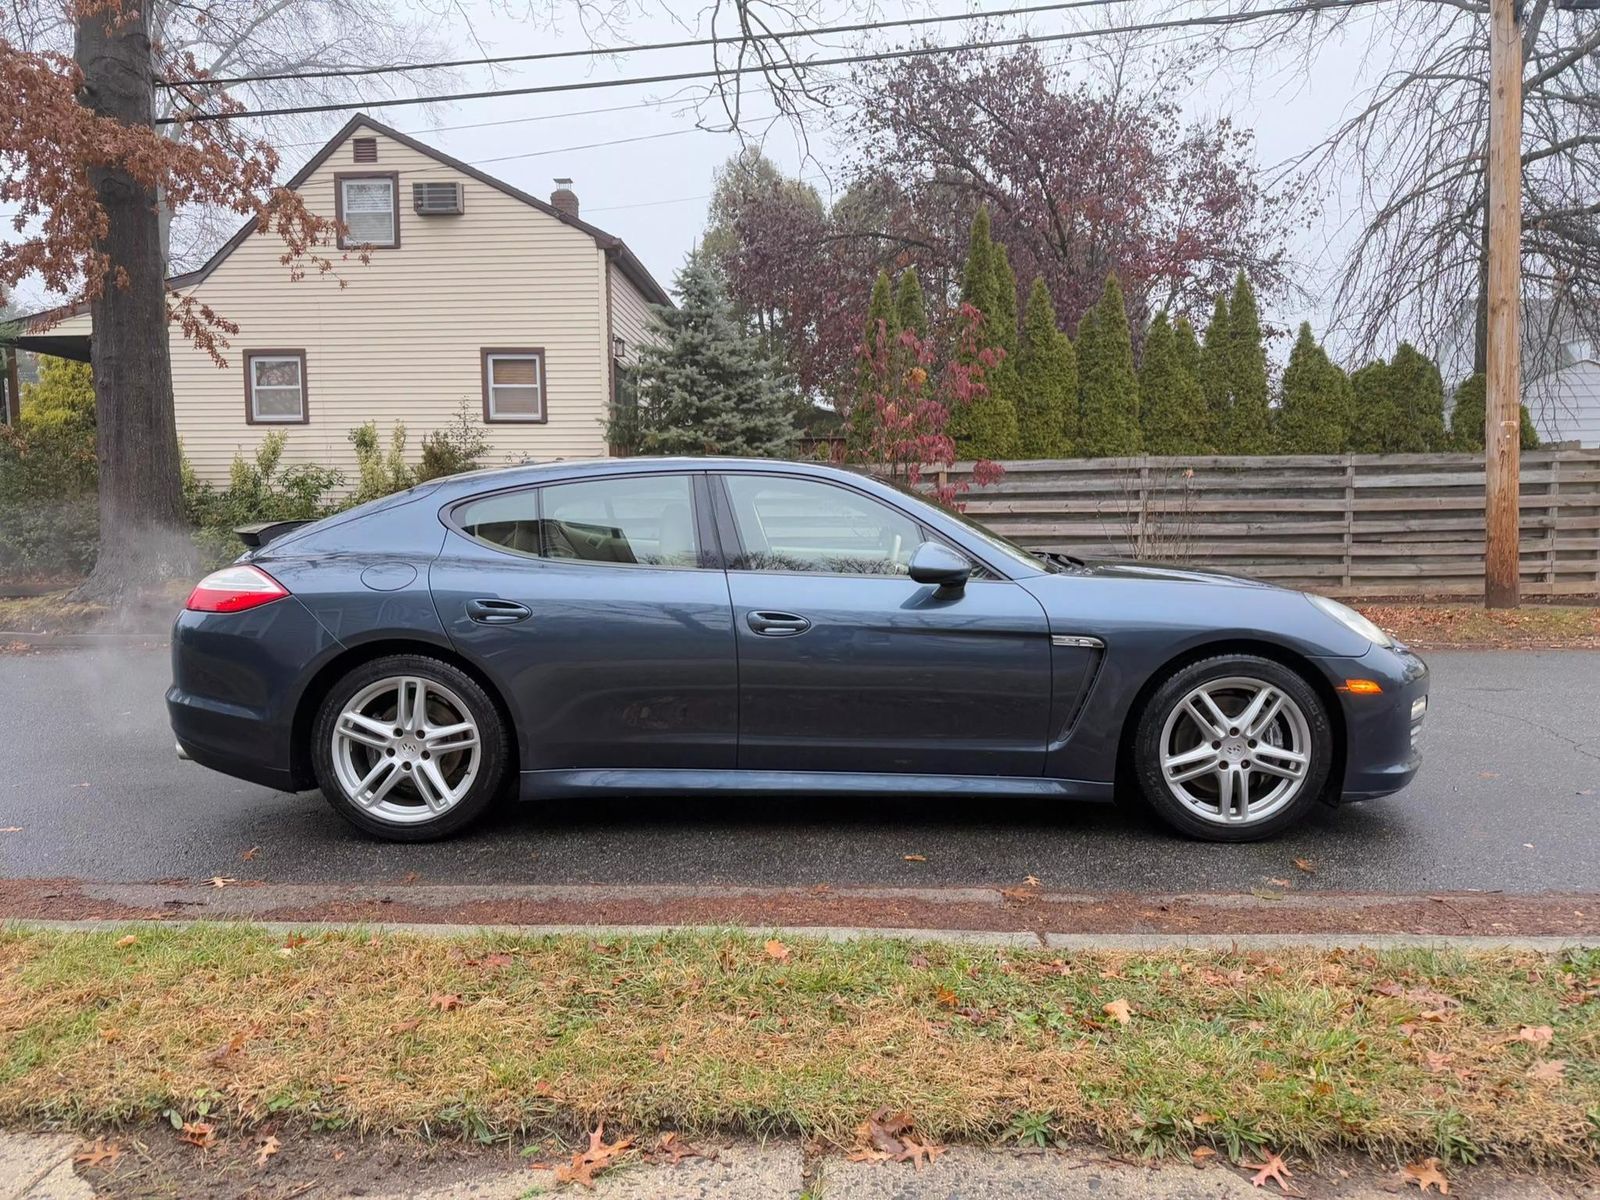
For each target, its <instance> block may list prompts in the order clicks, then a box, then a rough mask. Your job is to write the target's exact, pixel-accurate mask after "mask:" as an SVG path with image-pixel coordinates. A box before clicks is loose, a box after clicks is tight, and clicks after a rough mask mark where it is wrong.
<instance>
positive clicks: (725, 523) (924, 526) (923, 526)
mask: <svg viewBox="0 0 1600 1200" xmlns="http://www.w3.org/2000/svg"><path fill="white" fill-rule="evenodd" d="M711 475H712V478H713V480H714V483H715V490H714V492H713V503H714V506H715V508H716V518H717V533H718V536H719V538H720V540H721V543H722V548H723V556H722V561H723V562H724V563H725V564H732V563H733V562H735V561H736V560H739V559H742V558H743V557H744V555H745V545H744V541H743V539H742V538H740V536H739V525H738V522H737V521H735V520H734V517H733V497H732V496H730V495H729V494H728V483H727V481H728V480H729V479H731V478H733V477H734V476H745V475H764V476H770V477H774V478H778V479H798V480H801V481H803V482H806V483H820V484H822V485H823V486H825V487H836V488H842V489H843V490H845V491H847V492H854V493H855V494H856V495H858V496H860V497H862V498H863V499H865V500H872V501H874V502H876V503H878V504H881V505H883V506H884V507H885V508H888V509H890V510H891V511H893V512H897V513H899V514H900V515H901V516H902V517H904V518H905V519H906V520H908V521H910V522H911V523H912V524H913V525H915V526H916V527H917V528H918V529H919V530H921V532H922V536H923V537H924V538H925V539H926V540H929V541H937V542H940V543H942V544H943V545H945V546H948V547H949V548H950V549H951V550H953V551H955V552H956V553H957V554H959V555H961V556H962V557H963V558H967V559H970V560H971V561H972V562H973V563H975V564H977V565H978V566H979V567H982V568H983V570H985V571H986V572H988V574H989V576H990V578H988V579H974V580H973V581H972V582H974V583H1015V582H1016V576H1014V575H1012V574H1010V573H1009V572H1007V571H1004V570H1002V569H1000V568H999V567H996V566H995V565H994V563H992V562H990V561H989V559H988V558H987V557H985V556H984V555H981V554H976V553H974V552H973V551H972V550H971V549H970V548H969V547H967V546H964V545H962V544H961V543H960V542H957V541H955V540H954V539H952V538H951V537H950V535H949V534H947V533H945V532H944V531H943V530H941V529H935V528H933V527H932V526H930V525H929V524H928V523H927V522H926V521H924V520H922V518H921V517H919V516H917V515H916V514H915V513H911V512H907V511H906V510H905V509H904V508H903V507H901V506H900V505H899V504H897V503H895V502H893V501H891V500H885V499H884V498H883V497H882V496H878V495H875V494H873V493H872V492H869V491H867V489H866V488H860V487H856V486H855V485H854V484H851V483H848V482H846V481H845V480H842V479H830V478H821V477H819V476H816V475H808V474H806V473H804V472H802V471H728V470H721V471H714V472H712V473H711ZM723 569H724V570H726V571H730V572H732V571H737V572H738V573H739V574H742V575H797V576H805V577H809V578H812V579H897V580H903V579H905V578H906V576H904V575H857V574H853V573H850V572H845V571H757V570H751V569H750V568H748V567H734V566H732V565H726V566H724V567H723Z"/></svg>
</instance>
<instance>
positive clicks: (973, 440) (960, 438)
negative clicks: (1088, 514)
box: [946, 208, 1018, 461]
mask: <svg viewBox="0 0 1600 1200" xmlns="http://www.w3.org/2000/svg"><path fill="white" fill-rule="evenodd" d="M997 257H998V256H997V255H996V252H995V245H994V242H993V240H992V239H991V238H990V236H989V210H988V209H987V208H980V209H979V210H978V213H977V215H976V216H975V217H973V218H972V236H971V239H970V241H969V242H968V245H967V266H966V270H965V272H964V273H963V275H962V282H961V299H962V302H963V303H966V304H970V305H972V307H973V308H975V309H977V310H978V312H979V313H981V314H982V315H983V328H982V331H981V334H980V338H979V340H980V343H981V344H980V349H993V350H995V351H996V352H997V354H998V356H999V361H998V362H997V363H996V364H994V365H992V366H990V367H988V368H987V369H986V370H985V372H984V390H983V394H982V395H980V396H976V397H974V398H973V400H972V401H971V403H969V404H964V405H960V406H959V407H957V408H956V409H955V411H954V412H952V413H951V414H950V422H949V424H948V425H947V426H946V432H947V433H948V434H949V436H950V437H951V438H953V439H954V441H955V444H956V454H957V455H958V456H959V457H961V458H963V459H967V460H973V461H976V460H979V459H1000V458H1010V457H1012V456H1014V455H1015V454H1016V453H1017V441H1018V439H1017V405H1016V395H1017V366H1016V361H1015V358H1014V357H1013V356H1012V355H1010V354H1007V353H1006V351H1005V345H1004V342H1003V341H1002V340H1001V337H1000V335H999V333H998V332H997V330H998V323H997V322H996V320H995V314H996V311H997V309H998V306H999V303H1000V301H999V296H998V289H997V287H996V285H995V280H996V259H997ZM1005 270H1006V272H1007V273H1008V274H1009V272H1010V267H1009V265H1007V266H1006V268H1005ZM1015 307H1016V301H1015V300H1014V299H1013V300H1012V310H1013V319H1014V317H1015ZM1015 338H1016V334H1015V331H1014V330H1013V333H1012V340H1013V342H1014V341H1015Z"/></svg>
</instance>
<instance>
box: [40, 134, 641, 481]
mask: <svg viewBox="0 0 1600 1200" xmlns="http://www.w3.org/2000/svg"><path fill="white" fill-rule="evenodd" d="M558 182H560V183H561V184H562V186H561V187H559V188H558V189H557V190H556V191H555V192H554V193H553V194H552V195H551V197H550V200H549V201H548V202H546V201H544V200H540V199H538V198H536V197H534V196H530V195H528V194H527V193H525V192H522V191H520V190H518V189H517V188H514V187H512V186H511V185H510V184H507V183H504V182H502V181H501V180H498V179H495V178H493V177H492V176H490V175H487V174H485V173H484V172H482V171H480V170H478V169H477V168H475V167H472V166H470V165H468V164H467V163H464V162H460V161H459V160H457V159H454V158H451V157H450V156H449V155H447V154H443V153H441V152H440V151H438V150H436V149H434V148H433V147H431V146H428V145H425V144H424V143H422V142H419V141H417V140H416V139H415V138H413V137H410V136H408V135H406V134H403V133H401V132H399V131H398V130H395V129H391V128H389V127H388V126H386V125H382V124H379V123H378V122H377V121H374V120H372V119H371V118H370V117H367V116H364V115H363V116H357V117H355V118H354V119H352V120H351V121H350V122H349V123H348V124H346V125H345V126H344V128H342V129H341V130H339V132H338V133H337V134H335V135H334V136H333V138H332V140H330V141H329V142H328V143H327V145H325V146H323V147H322V149H321V150H320V151H318V152H317V154H316V155H315V156H314V157H313V158H312V159H311V161H310V162H308V163H307V164H306V165H305V166H304V167H303V168H301V170H300V171H299V173H297V174H296V175H295V176H294V178H293V179H292V180H290V181H289V185H288V186H290V187H292V188H294V189H296V190H298V191H299V192H300V193H302V194H303V195H304V196H305V197H306V198H307V200H308V202H309V206H310V207H311V208H312V210H313V211H316V212H320V213H324V214H326V215H330V216H334V217H337V218H338V219H339V220H340V221H341V222H343V223H344V225H345V227H346V234H345V236H344V239H343V241H342V243H341V247H342V248H345V247H348V248H352V253H351V254H350V256H349V257H348V258H346V259H342V260H340V258H339V255H338V254H337V253H335V254H334V257H335V259H336V261H337V270H336V271H335V272H333V273H329V274H322V275H318V274H315V273H307V274H306V275H305V277H303V278H301V279H298V280H295V279H292V278H291V276H290V272H289V270H288V268H286V267H285V266H284V265H283V263H282V262H281V261H280V256H281V255H282V254H283V245H282V243H281V242H280V240H279V239H278V238H277V236H276V235H274V234H271V233H267V234H263V235H259V236H258V235H257V234H256V229H255V224H254V222H251V223H249V224H247V225H246V226H245V227H244V228H243V229H241V230H239V232H238V233H236V234H235V235H234V236H233V237H232V238H230V239H229V240H228V242H227V243H226V244H225V245H223V246H222V248H221V249H220V250H218V251H217V252H216V254H214V255H213V256H212V257H211V259H210V260H209V261H208V262H207V263H206V264H205V265H204V266H203V267H201V268H200V269H199V270H197V271H194V272H191V273H189V274H186V275H180V276H175V277H174V278H173V279H172V280H171V281H170V283H171V286H172V287H173V289H175V290H176V291H178V292H180V293H182V294H184V295H188V296H192V297H194V299H195V300H196V301H197V302H198V303H201V304H204V305H206V306H208V307H209V308H211V309H212V310H213V311H215V312H216V313H217V314H219V315H220V316H222V317H224V318H226V319H227V320H229V321H232V322H235V323H236V324H237V325H238V326H239V332H238V333H237V334H234V335H231V336H230V337H229V339H228V342H229V345H228V347H227V349H226V350H225V351H224V355H225V357H226V359H227V365H226V366H225V367H223V368H220V369H219V368H218V367H217V365H216V364H215V363H214V362H213V361H212V359H211V358H210V356H209V355H207V354H206V353H205V352H204V351H201V350H197V349H195V348H194V347H193V346H192V345H190V344H189V343H188V342H187V341H185V339H184V337H183V334H182V332H181V330H180V329H179V328H178V327H177V326H176V325H174V326H172V327H171V329H170V334H169V336H170V338H171V347H172V383H173V399H174V405H175V410H176V415H177V426H178V436H179V438H180V439H181V440H182V443H183V450H184V454H185V456H186V457H187V458H188V460H189V462H190V464H191V465H192V466H193V467H194V470H195V471H196V473H197V474H198V475H199V476H200V477H201V478H202V479H207V480H211V481H214V482H219V483H220V482H224V481H226V479H227V477H228V470H229V467H230V465H231V464H232V462H233V459H234V457H235V456H236V455H239V454H245V455H248V454H250V453H252V452H253V451H254V449H255V448H256V446H257V445H258V444H259V443H260V442H261V440H262V438H263V437H264V436H265V435H266V434H267V433H268V432H269V431H272V430H282V431H283V433H284V434H285V435H286V437H287V443H286V446H285V450H284V461H285V463H286V464H290V463H297V462H315V463H320V464H323V465H326V466H331V467H336V468H339V469H340V470H342V471H343V472H344V474H345V477H346V479H347V481H348V480H352V479H353V478H354V474H355V454H354V448H353V447H352V446H351V444H350V441H349V433H350V431H351V430H352V429H353V428H355V427H356V426H359V425H361V424H363V423H364V422H366V421H376V422H377V424H378V430H379V434H380V437H382V438H383V439H384V440H385V441H386V440H387V437H388V434H389V431H390V429H391V428H392V427H393V425H394V423H395V422H403V423H404V424H405V427H406V431H407V435H408V439H409V440H408V457H410V458H411V459H412V460H413V461H415V457H416V454H417V447H418V445H419V443H420V442H421V439H422V437H423V435H425V434H427V433H429V432H430V431H432V430H435V429H439V428H441V427H443V426H446V425H449V424H451V423H453V422H455V421H456V419H457V417H458V414H459V413H460V411H461V408H462V405H463V404H465V406H466V409H467V411H468V412H469V413H470V414H471V416H472V419H474V420H481V421H482V422H483V423H484V432H485V435H486V438H487V440H488V441H489V443H490V445H491V447H492V451H491V454H490V456H489V460H488V461H489V462H490V463H500V462H505V461H520V460H523V459H535V460H548V459H554V458H574V457H577V458H582V457H590V456H597V455H603V454H605V453H606V451H607V446H606V435H605V422H606V417H607V414H608V410H609V407H610V404H611V403H612V399H613V397H614V396H615V395H616V394H617V393H618V389H619V388H623V387H625V386H626V384H627V373H628V370H629V368H630V364H631V363H632V362H633V361H634V358H635V356H636V355H637V353H638V350H639V347H640V346H641V344H642V343H643V342H644V341H645V340H646V339H647V338H648V337H649V336H650V335H649V333H648V328H649V325H648V322H649V315H648V314H649V306H650V305H653V304H668V303H670V300H669V299H668V297H667V295H666V293H665V292H664V291H663V290H662V288H661V285H660V284H659V283H657V282H656V281H655V279H653V278H652V277H651V275H650V273H649V272H648V271H647V270H646V269H645V268H644V266H643V264H641V263H640V262H639V260H638V259H637V258H636V257H635V256H634V254H633V252H632V251H630V250H629V249H628V247H627V246H626V245H624V244H623V242H622V241H621V240H620V239H618V238H616V237H613V236H612V235H611V234H608V233H605V232H603V231H602V230H600V229H597V228H595V227H594V226H593V225H590V224H589V223H588V222H586V221H584V220H582V219H581V218H580V216H579V208H578V198H577V196H576V195H575V194H574V193H573V192H572V190H571V189H570V187H568V186H566V184H567V182H568V181H558ZM363 244H364V245H367V246H370V247H371V259H370V262H368V263H366V264H362V263H361V262H360V261H359V259H358V258H357V257H356V255H355V253H354V252H353V247H356V246H358V245H363ZM341 281H342V282H343V286H341ZM60 315H61V314H59V313H56V314H49V315H47V317H46V319H44V320H40V319H39V318H35V320H34V323H33V325H32V326H31V327H30V332H29V333H28V334H26V335H25V336H22V337H20V338H17V339H16V341H17V344H18V345H19V346H21V347H23V348H25V349H32V350H37V351H41V352H44V353H54V354H61V355H65V356H67V357H74V358H83V359H87V357H88V348H89V340H90V338H91V337H92V330H91V328H90V320H89V315H88V313H87V311H78V312H73V313H71V314H70V315H67V316H66V317H65V319H60V320H55V318H56V317H59V316H60ZM52 321H54V323H51V322H52Z"/></svg>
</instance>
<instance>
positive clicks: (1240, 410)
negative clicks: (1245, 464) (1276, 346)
mask: <svg viewBox="0 0 1600 1200" xmlns="http://www.w3.org/2000/svg"><path fill="white" fill-rule="evenodd" d="M1226 357H1227V379H1228V399H1227V407H1226V408H1225V409H1224V410H1223V413H1222V421H1221V424H1220V426H1219V431H1220V432H1219V436H1218V438H1217V446H1218V447H1219V448H1220V449H1221V450H1222V452H1223V453H1225V454H1266V453H1268V452H1269V451H1270V450H1271V449H1272V426H1271V420H1272V417H1271V410H1270V408H1269V406H1268V403H1267V348H1266V346H1265V345H1263V344H1262V341H1261V313H1260V310H1259V309H1258V308H1257V306H1256V293H1255V289H1254V288H1252V287H1251V286H1250V281H1249V280H1248V279H1247V278H1245V274H1244V272H1243V271H1240V272H1239V275H1238V278H1237V279H1235V280H1234V284H1233V296H1232V298H1231V299H1230V300H1229V302H1228V341H1227V356H1226Z"/></svg>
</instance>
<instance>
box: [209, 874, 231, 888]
mask: <svg viewBox="0 0 1600 1200" xmlns="http://www.w3.org/2000/svg"><path fill="white" fill-rule="evenodd" d="M206 882H207V883H209V884H210V885H211V886H212V887H214V888H223V887H227V886H228V885H229V884H230V883H238V882H239V881H238V880H237V879H235V878H234V877H233V876H231V875H213V876H212V877H211V878H210V879H208V880H206Z"/></svg>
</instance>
